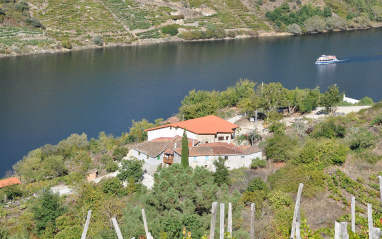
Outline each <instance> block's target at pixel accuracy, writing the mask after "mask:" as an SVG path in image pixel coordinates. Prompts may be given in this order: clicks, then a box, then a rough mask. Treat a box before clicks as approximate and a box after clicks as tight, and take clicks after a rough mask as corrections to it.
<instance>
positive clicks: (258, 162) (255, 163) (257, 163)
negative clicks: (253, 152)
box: [251, 158, 267, 169]
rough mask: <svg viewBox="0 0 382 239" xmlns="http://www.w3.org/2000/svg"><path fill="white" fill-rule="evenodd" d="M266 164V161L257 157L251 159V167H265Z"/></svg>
mask: <svg viewBox="0 0 382 239" xmlns="http://www.w3.org/2000/svg"><path fill="white" fill-rule="evenodd" d="M266 166H267V161H265V160H263V159H259V158H255V159H252V163H251V168H253V169H257V168H265V167H266Z"/></svg>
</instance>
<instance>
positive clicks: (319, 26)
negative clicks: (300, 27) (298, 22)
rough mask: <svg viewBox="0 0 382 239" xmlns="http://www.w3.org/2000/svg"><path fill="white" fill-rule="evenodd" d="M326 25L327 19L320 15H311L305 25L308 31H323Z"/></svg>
mask: <svg viewBox="0 0 382 239" xmlns="http://www.w3.org/2000/svg"><path fill="white" fill-rule="evenodd" d="M325 26H326V23H325V20H324V19H323V18H322V17H320V16H313V17H310V18H308V19H306V21H305V22H304V27H305V29H306V31H307V32H323V31H324V30H325Z"/></svg>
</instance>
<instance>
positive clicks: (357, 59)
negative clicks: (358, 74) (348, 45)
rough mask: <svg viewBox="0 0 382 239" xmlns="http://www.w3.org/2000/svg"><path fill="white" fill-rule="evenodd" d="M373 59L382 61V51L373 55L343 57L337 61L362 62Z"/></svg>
mask: <svg viewBox="0 0 382 239" xmlns="http://www.w3.org/2000/svg"><path fill="white" fill-rule="evenodd" d="M371 61H382V53H380V54H377V55H373V56H366V57H353V58H348V59H342V60H338V62H337V63H362V62H371Z"/></svg>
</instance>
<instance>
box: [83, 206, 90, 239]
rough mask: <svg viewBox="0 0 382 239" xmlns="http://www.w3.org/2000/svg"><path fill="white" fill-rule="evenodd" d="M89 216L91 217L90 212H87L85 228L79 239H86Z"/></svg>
mask: <svg viewBox="0 0 382 239" xmlns="http://www.w3.org/2000/svg"><path fill="white" fill-rule="evenodd" d="M91 215H92V210H89V211H88V216H87V218H86V222H85V227H84V230H83V231H82V236H81V239H85V238H86V233H88V228H89V223H90V217H91Z"/></svg>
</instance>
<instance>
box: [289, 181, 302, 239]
mask: <svg viewBox="0 0 382 239" xmlns="http://www.w3.org/2000/svg"><path fill="white" fill-rule="evenodd" d="M303 187H304V184H302V183H300V185H299V186H298V192H297V198H296V205H295V207H294V214H293V222H292V231H291V234H290V238H292V239H294V235H295V232H296V222H297V220H299V217H300V203H301V194H302V189H303Z"/></svg>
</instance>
